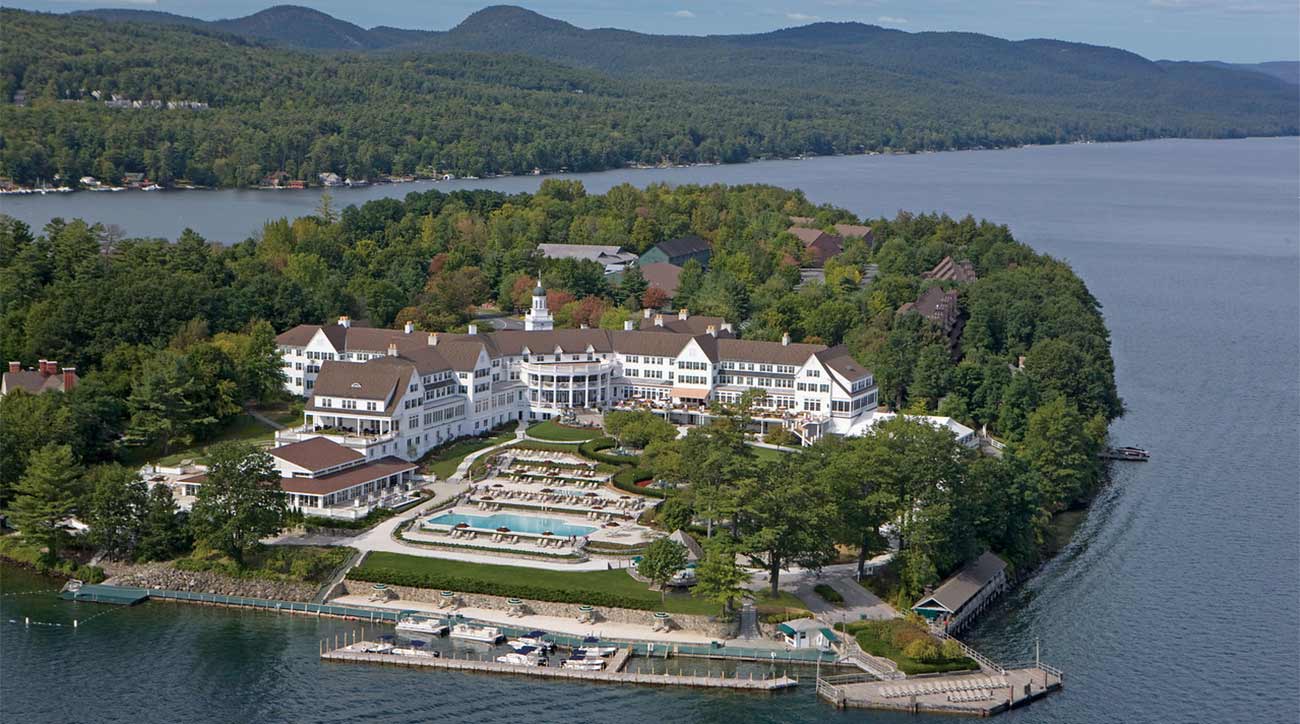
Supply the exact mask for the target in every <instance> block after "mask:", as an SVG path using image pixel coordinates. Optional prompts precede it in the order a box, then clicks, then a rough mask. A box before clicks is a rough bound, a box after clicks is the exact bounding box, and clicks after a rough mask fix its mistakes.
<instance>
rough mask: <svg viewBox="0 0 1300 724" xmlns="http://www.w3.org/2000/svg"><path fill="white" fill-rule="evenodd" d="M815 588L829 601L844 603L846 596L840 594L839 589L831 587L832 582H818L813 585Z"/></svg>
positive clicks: (819, 594) (823, 598)
mask: <svg viewBox="0 0 1300 724" xmlns="http://www.w3.org/2000/svg"><path fill="white" fill-rule="evenodd" d="M813 590H814V591H816V592H817V595H818V596H821V597H822V600H824V601H826V602H827V603H844V596H842V595H840V592H839V591H837V590H835V589H834V588H831V586H830V584H827V583H818V584H817V585H815V586H813Z"/></svg>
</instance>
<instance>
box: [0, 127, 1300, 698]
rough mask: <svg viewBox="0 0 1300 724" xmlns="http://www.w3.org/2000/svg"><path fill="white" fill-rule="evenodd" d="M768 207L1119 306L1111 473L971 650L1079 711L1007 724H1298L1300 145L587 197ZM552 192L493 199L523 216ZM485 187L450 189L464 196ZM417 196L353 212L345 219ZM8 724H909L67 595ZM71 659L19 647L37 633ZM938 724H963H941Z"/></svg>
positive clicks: (169, 227) (683, 177) (253, 209)
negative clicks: (1062, 273) (1060, 263)
mask: <svg viewBox="0 0 1300 724" xmlns="http://www.w3.org/2000/svg"><path fill="white" fill-rule="evenodd" d="M568 178H581V179H582V180H583V181H584V182H585V183H586V184H587V188H588V189H589V190H591V191H593V192H598V191H602V190H604V189H606V188H608V187H609V186H611V185H613V184H616V183H621V182H624V181H629V182H632V183H636V184H645V183H649V182H652V181H669V182H701V183H708V182H714V181H719V182H727V183H746V182H760V181H761V182H766V183H772V184H778V185H783V186H793V187H798V188H802V189H804V191H806V192H807V194H808V196H809V197H810V198H811V199H813V200H814V201H817V202H828V203H832V204H836V205H840V206H844V207H847V208H850V209H852V210H853V211H855V212H856V213H859V214H864V215H879V214H889V215H892V214H893V212H894V211H895V210H897V209H900V208H902V209H911V210H916V211H925V210H941V211H947V212H949V213H953V214H965V213H967V212H970V213H973V214H975V215H976V216H984V217H988V218H991V219H995V220H998V221H1001V222H1006V223H1008V224H1010V226H1011V228H1012V230H1013V231H1014V232H1015V234H1016V236H1017V237H1018V238H1020V239H1021V240H1023V241H1026V242H1028V243H1029V244H1031V245H1033V246H1034V247H1036V248H1037V249H1040V250H1042V251H1046V252H1048V253H1051V254H1053V255H1056V256H1059V257H1063V258H1065V259H1068V260H1069V261H1070V262H1071V263H1072V264H1073V265H1074V267H1075V269H1076V270H1077V271H1078V272H1079V273H1080V275H1081V276H1082V277H1083V278H1084V280H1085V281H1087V283H1088V285H1089V287H1090V288H1091V290H1092V292H1093V293H1094V294H1095V295H1096V296H1097V297H1098V298H1099V299H1100V300H1101V302H1102V304H1103V305H1104V306H1105V313H1106V320H1107V323H1108V324H1109V326H1110V329H1111V333H1112V335H1113V349H1114V355H1115V362H1116V374H1117V377H1118V381H1119V388H1120V393H1121V394H1122V395H1123V396H1124V398H1125V401H1126V403H1127V405H1128V409H1129V412H1128V414H1127V415H1126V416H1125V417H1124V418H1123V419H1121V420H1119V421H1118V422H1117V423H1116V424H1115V425H1114V426H1113V428H1112V432H1113V436H1114V439H1115V440H1116V442H1117V443H1119V444H1134V445H1142V446H1145V447H1147V448H1149V449H1150V450H1151V451H1152V453H1153V455H1154V458H1153V460H1152V461H1151V462H1150V463H1146V464H1117V465H1116V468H1115V472H1116V474H1115V476H1114V477H1115V480H1114V484H1113V485H1111V486H1110V487H1109V488H1108V489H1107V490H1106V491H1105V492H1103V493H1102V495H1101V496H1100V497H1099V498H1098V500H1097V501H1096V504H1095V505H1094V507H1093V509H1092V511H1091V513H1090V514H1089V516H1088V518H1087V520H1086V521H1085V522H1084V524H1083V525H1082V526H1081V527H1080V529H1079V531H1078V533H1077V535H1076V537H1075V540H1074V542H1073V543H1072V544H1071V545H1070V547H1069V548H1068V549H1067V550H1066V551H1064V552H1063V553H1062V554H1061V555H1060V556H1059V557H1057V558H1056V559H1055V560H1053V561H1052V562H1050V563H1049V564H1048V565H1047V566H1045V567H1044V568H1043V569H1042V570H1041V571H1040V572H1039V573H1038V574H1037V575H1036V576H1034V577H1033V578H1032V579H1031V580H1029V581H1028V582H1027V583H1026V584H1025V585H1024V586H1023V587H1021V588H1020V589H1019V590H1018V591H1017V592H1016V593H1014V594H1013V595H1011V596H1009V597H1008V598H1007V599H1006V600H1005V601H1003V602H1002V603H1001V604H1000V605H999V606H997V607H995V608H994V609H992V610H991V611H990V612H989V613H987V614H986V615H985V616H984V618H983V619H982V621H981V623H980V624H979V625H978V626H977V627H976V628H975V629H974V631H973V632H972V633H971V635H970V638H971V639H972V642H973V643H974V644H975V645H976V646H978V647H980V648H982V649H984V650H986V651H987V652H988V653H990V654H992V655H994V657H995V658H999V659H1003V660H1007V661H1015V660H1025V659H1029V658H1032V656H1033V646H1034V641H1035V639H1036V638H1037V639H1040V640H1041V642H1042V653H1043V658H1044V660H1046V661H1049V662H1050V663H1053V664H1055V665H1057V666H1059V667H1061V668H1062V669H1064V670H1065V672H1066V689H1065V691H1064V692H1063V693H1061V694H1059V695H1057V696H1053V697H1051V698H1049V699H1047V700H1046V701H1043V702H1040V703H1038V704H1035V705H1033V706H1030V707H1028V708H1026V709H1023V710H1020V711H1017V712H1013V713H1011V714H1009V715H1006V717H1005V721H1008V722H1053V723H1055V722H1064V723H1066V724H1075V723H1077V724H1090V723H1092V722H1103V721H1122V722H1251V723H1259V724H1273V723H1274V722H1283V721H1289V722H1293V721H1296V714H1297V700H1298V698H1300V694H1298V692H1300V680H1298V676H1300V674H1298V673H1297V660H1298V659H1300V628H1298V627H1297V623H1296V620H1297V616H1298V615H1300V481H1298V479H1297V475H1298V472H1297V471H1300V449H1298V448H1297V441H1298V440H1300V393H1298V392H1297V382H1298V380H1300V304H1298V297H1300V295H1298V293H1297V291H1298V288H1300V254H1298V253H1297V246H1298V243H1300V201H1298V199H1300V141H1298V140H1297V139H1294V138H1289V139H1250V140H1241V141H1157V142H1148V143H1134V144H1113V145H1112V144H1102V145H1079V146H1060V147H1046V148H1030V149H1019V150H1009V151H983V152H963V153H945V154H933V155H923V156H903V157H842V158H827V159H814V160H808V161H788V162H772V163H763V164H749V165H743V166H722V167H711V168H696V169H668V170H662V171H615V172H609V173H602V174H590V175H581V176H580V175H572V176H569V177H568ZM538 182H539V180H538V179H534V178H517V179H498V180H492V181H481V182H477V183H476V184H475V185H479V186H488V187H492V188H498V189H502V190H508V191H526V190H530V189H532V188H534V187H535V186H536V184H537V183H538ZM471 183H474V182H454V183H442V184H438V185H437V187H438V188H444V189H447V188H457V187H465V186H468V185H469V184H471ZM414 188H419V186H418V185H405V186H389V187H373V188H369V189H364V190H357V191H352V192H347V191H340V192H339V193H337V194H336V203H340V204H346V203H352V202H355V201H360V200H364V199H367V198H374V197H377V196H380V195H385V194H395V195H400V194H405V193H406V192H407V191H409V190H412V189H414ZM316 199H317V195H316V194H311V193H306V194H299V193H294V192H278V193H251V192H204V193H198V192H195V193H176V194H166V193H164V194H156V195H150V194H74V195H69V196H65V197H45V198H23V199H16V200H14V199H6V200H5V201H3V202H0V208H3V210H4V211H5V212H6V213H11V214H14V215H16V216H19V217H20V218H23V219H25V220H27V221H29V222H32V223H34V225H36V226H39V225H41V224H43V223H44V222H45V220H46V219H47V218H48V217H49V216H52V215H62V216H67V217H71V216H77V215H82V216H86V217H88V218H91V219H95V220H101V221H107V222H112V223H117V224H119V225H121V226H122V227H124V228H125V229H126V230H127V231H128V232H130V233H133V234H157V235H166V236H174V235H175V234H176V233H177V231H178V230H179V229H180V228H181V227H183V226H193V227H195V228H196V229H198V230H199V231H201V232H202V233H204V234H205V235H207V236H208V237H210V238H213V239H220V240H223V241H231V240H238V239H240V238H242V237H243V236H245V235H247V234H248V233H250V232H251V231H253V230H255V229H256V228H257V227H258V226H259V225H260V224H261V222H262V221H263V220H264V219H266V218H268V217H273V216H284V215H288V216H293V215H297V214H301V213H306V212H308V211H310V210H311V208H312V207H314V206H315V204H316ZM3 575H4V580H3V589H4V592H5V594H6V595H5V596H4V597H2V598H0V621H2V622H3V623H0V712H2V713H3V715H4V719H5V720H6V721H17V722H47V721H49V722H55V721H57V722H62V721H92V720H93V721H96V722H117V721H122V722H131V723H132V724H139V723H141V722H159V723H162V722H175V721H195V722H236V721H253V720H257V721H263V722H281V721H321V722H333V721H348V722H357V721H364V722H367V724H369V723H371V722H406V721H416V720H421V721H447V722H452V721H456V722H460V721H474V722H505V721H524V720H526V721H533V722H551V721H554V722H579V721H580V722H588V721H593V722H600V721H649V720H656V721H666V722H667V721H691V722H728V723H732V722H822V721H827V720H832V721H836V722H841V721H842V722H903V721H913V720H914V719H915V718H914V717H910V716H909V717H904V716H898V715H889V714H880V713H873V712H836V711H834V710H832V709H831V708H830V707H828V706H825V705H823V704H820V703H819V702H817V701H816V700H815V698H814V696H813V692H812V687H811V686H805V687H800V690H799V691H797V692H793V693H789V694H782V695H777V696H773V697H766V696H763V697H755V696H748V695H735V694H709V693H700V692H690V691H673V690H654V689H634V688H619V687H606V686H598V685H579V684H558V683H541V682H535V681H529V680H525V679H514V678H509V677H489V676H469V675H458V674H450V673H442V672H440V673H429V672H414V671H405V670H399V669H389V668H367V667H358V666H341V665H324V664H322V663H320V662H319V661H318V660H317V658H316V646H317V641H318V640H319V639H320V638H324V637H328V636H332V635H333V632H334V631H336V630H342V629H350V628H351V627H352V625H351V624H347V623H344V622H332V621H325V620H322V621H316V620H312V619H307V618H293V617H288V616H284V617H277V616H274V615H268V614H255V613H240V612H232V611H226V610H220V609H207V608H203V607H195V606H187V607H182V606H179V605H173V604H157V603H150V604H145V605H144V606H141V607H137V608H134V609H129V610H116V609H108V608H100V607H96V606H95V605H94V604H65V603H59V602H55V601H52V600H50V599H49V597H48V596H42V595H20V596H11V595H8V594H10V593H12V592H14V591H19V590H25V589H33V588H43V587H48V586H49V583H48V582H44V581H41V580H39V579H35V578H33V577H31V576H29V575H27V574H25V573H23V572H20V571H15V570H14V569H11V568H5V569H4V570H3ZM101 611H108V612H107V613H104V614H103V616H102V617H101V618H99V619H96V620H94V621H91V622H89V623H87V624H86V625H84V626H83V627H82V628H80V629H78V630H76V631H72V630H70V629H68V628H49V627H33V628H30V629H24V628H23V627H22V626H21V625H17V624H11V623H7V622H8V621H9V620H10V619H15V618H17V620H21V617H22V616H24V615H30V616H32V617H33V618H34V619H38V620H43V621H64V622H66V621H70V620H71V619H72V618H73V617H79V618H83V619H84V618H85V617H87V616H89V615H91V614H93V613H97V612H101ZM933 720H934V721H936V722H937V721H948V720H947V719H939V718H934V719H933Z"/></svg>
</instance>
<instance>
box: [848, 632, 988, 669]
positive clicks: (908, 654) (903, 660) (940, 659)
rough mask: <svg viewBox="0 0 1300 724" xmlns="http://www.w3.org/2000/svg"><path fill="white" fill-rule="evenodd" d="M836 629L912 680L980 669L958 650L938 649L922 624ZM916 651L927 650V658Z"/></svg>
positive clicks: (936, 643)
mask: <svg viewBox="0 0 1300 724" xmlns="http://www.w3.org/2000/svg"><path fill="white" fill-rule="evenodd" d="M836 628H838V629H839V630H841V631H846V632H848V633H849V634H852V635H853V637H854V638H855V639H856V640H857V642H858V645H859V646H861V647H862V650H863V651H866V652H867V653H869V654H871V655H873V656H880V657H882V658H886V659H889V660H890V661H893V662H894V663H895V664H897V665H898V669H899V671H902V672H903V673H904V674H908V675H913V676H914V675H916V674H938V673H944V672H948V671H967V670H970V669H978V668H979V664H977V663H975V661H974V660H973V659H970V658H967V657H966V656H965V655H964V654H963V653H961V650H960V649H956V648H955V646H947V645H941V644H940V643H939V642H938V641H937V640H935V638H934V637H933V636H931V635H930V633H929V632H928V631H926V629H925V627H924V626H923V625H922V624H920V623H918V622H916V621H914V620H911V619H907V618H895V619H890V620H888V621H857V622H853V623H849V624H841V625H839V626H837V627H836ZM918 648H924V649H929V653H928V655H921V654H920V652H919V651H918V650H917V649H918Z"/></svg>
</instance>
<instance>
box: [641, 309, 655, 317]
mask: <svg viewBox="0 0 1300 724" xmlns="http://www.w3.org/2000/svg"><path fill="white" fill-rule="evenodd" d="M654 313H655V310H653V309H651V308H650V307H646V308H645V309H642V310H641V318H642V319H649V318H650V315H651V314H654Z"/></svg>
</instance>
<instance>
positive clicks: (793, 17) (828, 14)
mask: <svg viewBox="0 0 1300 724" xmlns="http://www.w3.org/2000/svg"><path fill="white" fill-rule="evenodd" d="M275 4H280V3H277V2H275V1H274V0H118V1H116V2H115V1H114V0H0V5H3V6H6V7H21V8H26V9H31V10H43V11H47V12H67V11H71V10H79V9H88V8H95V7H131V8H138V9H147V10H161V11H166V12H172V13H177V14H179V15H188V16H191V17H198V18H203V19H205V20H215V19H220V18H230V17H239V16H243V15H248V14H251V13H254V12H257V11H258V10H262V9H264V8H267V7H270V6H272V5H275ZM292 4H297V5H305V6H308V7H312V8H316V9H317V10H320V11H322V12H326V13H329V14H330V15H333V16H334V17H337V18H341V19H343V20H347V21H349V22H353V23H356V24H357V25H360V26H362V27H366V28H369V27H374V26H376V25H389V26H393V27H399V28H417V29H422V30H446V29H448V28H451V27H453V26H454V25H456V24H457V23H458V22H460V21H461V20H462V19H464V18H465V16H466V15H469V14H470V13H472V12H474V11H475V10H478V9H480V8H482V7H484V6H485V5H488V4H491V0H384V1H383V2H373V3H358V2H356V1H355V0H298V1H297V2H293V3H292ZM512 4H519V5H523V6H524V7H527V8H529V9H531V10H535V11H537V12H539V13H541V14H543V15H546V16H549V17H553V18H558V19H560V20H565V21H567V22H570V23H573V24H574V25H577V26H579V27H584V28H596V27H617V28H625V29H628V30H636V31H639V32H644V33H660V34H676V35H707V34H732V33H756V32H765V31H769V30H776V29H778V28H784V27H791V26H795V25H806V24H808V23H813V22H819V21H850V20H852V21H858V22H863V23H871V24H874V25H882V26H885V27H891V28H896V29H899V30H906V31H909V32H919V31H927V30H945V31H946V30H960V31H969V32H976V33H985V34H988V35H995V36H998V37H1002V38H1010V39H1012V40H1020V39H1024V38H1056V39H1060V40H1070V41H1077V42H1083V43H1092V44H1095V45H1107V46H1112V47H1118V48H1123V49H1125V50H1131V51H1133V52H1135V53H1138V54H1139V55H1142V56H1145V57H1147V58H1150V59H1153V60H1156V59H1166V58H1167V59H1173V60H1224V61H1229V62H1243V63H1249V62H1259V61H1266V60H1296V59H1300V2H1298V1H1297V0H696V1H693V0H519V1H517V2H515V3H512Z"/></svg>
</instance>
